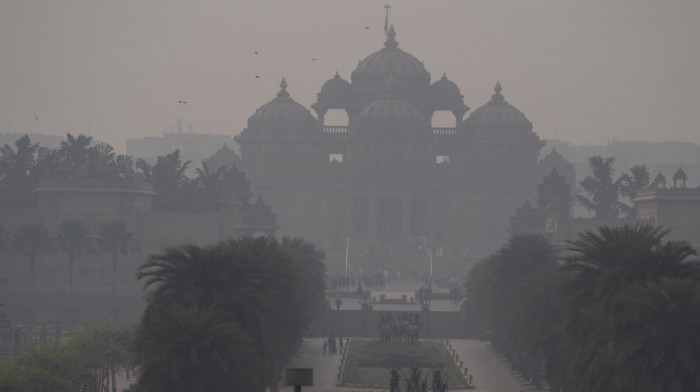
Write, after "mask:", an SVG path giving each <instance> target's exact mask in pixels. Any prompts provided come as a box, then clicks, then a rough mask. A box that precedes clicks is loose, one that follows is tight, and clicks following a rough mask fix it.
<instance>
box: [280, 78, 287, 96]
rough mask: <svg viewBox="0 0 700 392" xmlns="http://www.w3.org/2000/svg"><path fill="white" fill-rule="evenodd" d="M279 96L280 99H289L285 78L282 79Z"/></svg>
mask: <svg viewBox="0 0 700 392" xmlns="http://www.w3.org/2000/svg"><path fill="white" fill-rule="evenodd" d="M277 96H278V97H279V98H288V97H289V93H288V92H287V80H286V79H285V78H282V81H281V82H280V91H279V92H278V93H277Z"/></svg>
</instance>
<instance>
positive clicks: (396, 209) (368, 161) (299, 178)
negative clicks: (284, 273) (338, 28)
mask: <svg viewBox="0 0 700 392" xmlns="http://www.w3.org/2000/svg"><path fill="white" fill-rule="evenodd" d="M395 36H396V34H395V32H394V30H393V27H392V28H391V29H390V30H389V33H388V35H387V37H388V38H387V40H386V42H385V43H384V47H383V48H382V49H381V50H379V51H377V52H375V53H372V54H370V55H369V56H367V57H366V58H365V59H363V60H362V61H360V63H359V64H358V65H357V68H356V69H355V70H354V71H353V72H352V75H351V80H350V81H346V80H344V79H343V78H341V77H340V75H339V74H337V73H336V75H335V76H334V77H333V78H331V79H330V80H328V81H327V82H325V83H324V84H323V86H322V87H321V91H320V92H319V93H318V99H317V101H316V103H314V104H313V105H311V107H312V108H313V109H314V111H315V112H316V115H317V116H316V117H314V116H313V115H312V114H311V112H310V111H309V110H308V109H307V108H306V107H304V106H303V105H301V104H299V103H297V102H295V101H294V100H293V99H292V98H291V97H290V94H289V92H288V91H287V84H286V81H284V80H283V81H282V84H281V85H280V91H279V92H278V93H277V97H275V98H274V99H272V100H271V101H270V102H268V103H266V104H264V105H262V106H261V107H260V108H258V109H257V110H256V112H255V113H254V114H253V115H252V116H251V117H250V118H249V120H248V126H247V128H245V129H244V130H243V132H242V133H241V134H240V135H238V136H236V138H235V139H236V141H237V142H238V144H239V145H240V149H241V150H240V152H241V169H242V170H243V171H245V173H246V174H247V175H248V176H249V178H250V180H251V186H252V190H253V191H254V192H255V193H257V194H260V195H262V196H263V197H264V199H265V201H266V202H268V203H270V204H271V205H272V208H273V210H274V212H275V213H276V214H277V222H278V224H279V232H278V233H279V234H280V235H299V236H303V237H306V238H308V239H310V240H312V241H314V242H316V243H317V244H318V246H320V247H321V248H323V249H325V250H326V251H327V253H328V254H329V256H330V257H329V263H330V264H331V270H334V269H341V268H344V265H345V264H344V260H345V251H346V245H347V242H348V238H350V240H349V242H350V252H349V253H350V258H351V260H350V264H353V265H354V266H356V267H360V268H364V269H376V268H388V269H391V270H404V271H406V270H409V269H411V270H421V271H422V270H424V269H425V266H426V265H427V261H426V260H427V256H426V254H427V252H428V253H430V254H434V255H440V256H443V257H444V258H445V259H447V258H448V257H454V258H455V259H454V260H458V259H460V258H461V259H462V260H463V258H464V256H465V255H470V256H472V257H478V256H483V255H486V254H487V253H489V252H491V251H493V250H495V249H497V248H498V247H500V246H501V245H503V242H504V241H505V240H506V238H507V236H508V232H509V228H510V218H511V216H513V215H514V214H515V210H516V208H517V207H518V206H520V205H521V204H522V202H523V200H526V199H528V198H531V197H533V196H534V195H535V189H536V184H537V183H538V182H539V180H540V179H541V175H540V173H541V167H540V163H539V161H538V157H539V153H540V148H541V147H542V146H543V144H544V143H543V142H542V141H541V140H540V138H539V137H538V136H537V134H535V133H534V132H533V127H532V123H531V122H530V121H529V120H528V119H527V118H526V117H525V115H524V114H523V113H522V112H521V111H520V110H518V109H517V108H516V107H514V106H512V105H511V104H509V103H508V102H507V101H506V100H505V98H504V96H503V94H502V88H501V85H500V84H499V83H496V87H495V92H494V94H493V96H492V97H491V100H490V101H488V102H487V103H485V104H484V105H482V106H481V107H479V108H477V109H476V110H474V111H473V112H472V113H471V114H470V115H469V116H467V117H466V118H465V114H466V113H467V111H468V110H469V107H468V106H467V105H465V104H464V101H463V96H462V95H461V93H460V89H459V87H458V86H457V85H456V84H455V83H454V82H452V81H450V80H449V79H447V77H446V76H445V75H443V76H442V78H440V79H439V80H437V81H435V82H433V83H431V75H430V74H429V73H428V71H426V69H425V67H424V66H423V63H422V62H421V61H419V60H418V59H417V58H416V57H414V56H413V55H411V54H409V53H407V52H404V51H403V50H401V49H399V47H398V42H397V41H396V40H395ZM332 112H335V113H337V112H340V113H341V116H336V117H345V118H347V123H341V124H327V123H326V121H325V118H326V117H327V115H329V113H332ZM438 115H440V116H445V115H447V116H450V117H451V118H453V119H454V121H453V123H454V126H452V127H435V126H433V125H432V119H433V118H434V117H435V116H438ZM545 161H546V162H549V161H548V160H547V159H545ZM549 170H551V168H550V169H549ZM565 170H568V169H562V171H563V172H564V171H565ZM545 174H548V172H547V173H545ZM571 181H573V179H572V180H571ZM454 260H453V261H454ZM443 261H444V265H447V264H449V263H448V262H447V261H446V260H443ZM455 263H457V261H455ZM436 264H437V263H436ZM461 264H464V263H463V261H462V262H461ZM450 265H451V266H454V265H455V264H450Z"/></svg>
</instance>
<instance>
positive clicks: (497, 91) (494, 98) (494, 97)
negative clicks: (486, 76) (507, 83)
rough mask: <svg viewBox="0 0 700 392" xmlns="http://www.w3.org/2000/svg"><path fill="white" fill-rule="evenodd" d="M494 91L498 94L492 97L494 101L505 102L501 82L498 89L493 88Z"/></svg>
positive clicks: (497, 84) (497, 86) (497, 83)
mask: <svg viewBox="0 0 700 392" xmlns="http://www.w3.org/2000/svg"><path fill="white" fill-rule="evenodd" d="M493 90H494V91H495V92H496V93H495V94H493V95H492V96H491V100H492V101H503V94H501V90H502V88H501V82H496V87H494V88H493Z"/></svg>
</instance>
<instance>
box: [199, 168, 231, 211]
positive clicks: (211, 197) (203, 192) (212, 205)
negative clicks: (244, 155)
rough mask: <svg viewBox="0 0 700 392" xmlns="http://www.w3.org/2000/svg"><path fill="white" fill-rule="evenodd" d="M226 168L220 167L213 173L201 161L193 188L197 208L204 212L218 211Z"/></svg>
mask: <svg viewBox="0 0 700 392" xmlns="http://www.w3.org/2000/svg"><path fill="white" fill-rule="evenodd" d="M226 169H227V168H226V166H221V167H220V168H219V169H218V170H216V171H215V172H211V171H210V170H209V165H207V163H206V162H204V161H202V168H201V169H199V168H197V169H196V171H197V178H196V179H195V188H196V193H197V200H198V204H199V207H200V208H201V209H202V210H205V211H217V210H219V208H220V206H219V202H220V201H221V191H222V186H223V179H224V173H225V172H226Z"/></svg>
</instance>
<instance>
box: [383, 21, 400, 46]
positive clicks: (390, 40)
mask: <svg viewBox="0 0 700 392" xmlns="http://www.w3.org/2000/svg"><path fill="white" fill-rule="evenodd" d="M394 38H396V30H394V25H391V26H389V30H387V32H386V42H384V46H387V47H396V46H398V45H399V43H398V42H396V40H395V39H394Z"/></svg>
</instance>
